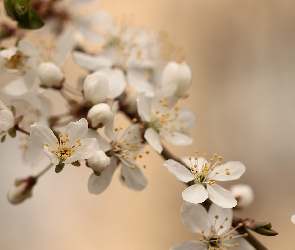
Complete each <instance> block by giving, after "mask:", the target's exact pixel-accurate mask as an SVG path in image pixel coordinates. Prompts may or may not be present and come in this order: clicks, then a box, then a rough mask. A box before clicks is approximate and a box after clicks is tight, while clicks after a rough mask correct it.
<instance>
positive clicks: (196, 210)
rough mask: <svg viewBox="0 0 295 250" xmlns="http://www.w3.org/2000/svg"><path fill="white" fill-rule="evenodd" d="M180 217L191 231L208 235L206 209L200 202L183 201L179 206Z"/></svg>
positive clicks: (209, 225)
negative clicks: (180, 206)
mask: <svg viewBox="0 0 295 250" xmlns="http://www.w3.org/2000/svg"><path fill="white" fill-rule="evenodd" d="M181 218H182V221H183V222H184V224H185V225H186V226H187V227H188V228H189V229H190V230H191V231H192V232H193V233H201V232H202V230H204V234H205V235H206V236H209V235H210V229H211V223H210V220H209V215H208V213H207V211H206V209H205V208H204V207H203V206H202V205H200V204H193V203H189V202H185V203H184V204H183V205H182V208H181Z"/></svg>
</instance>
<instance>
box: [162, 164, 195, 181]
mask: <svg viewBox="0 0 295 250" xmlns="http://www.w3.org/2000/svg"><path fill="white" fill-rule="evenodd" d="M164 166H165V167H166V168H167V169H168V171H169V172H170V173H172V174H174V175H175V176H176V178H177V179H178V180H180V181H183V182H189V181H192V180H193V179H194V176H193V174H192V173H191V171H189V170H188V169H187V168H186V167H185V166H183V165H182V164H180V163H179V162H177V161H174V160H167V161H165V162H164Z"/></svg>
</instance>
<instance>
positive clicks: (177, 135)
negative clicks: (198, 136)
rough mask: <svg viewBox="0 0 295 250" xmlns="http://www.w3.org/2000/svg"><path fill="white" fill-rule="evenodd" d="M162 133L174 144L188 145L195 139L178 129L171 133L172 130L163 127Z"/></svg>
mask: <svg viewBox="0 0 295 250" xmlns="http://www.w3.org/2000/svg"><path fill="white" fill-rule="evenodd" d="M160 134H161V136H163V138H164V139H165V140H166V141H169V142H170V143H172V144H174V145H178V146H187V145H191V144H192V143H193V139H192V138H191V137H189V136H188V135H186V134H184V133H181V132H178V131H173V133H172V134H171V132H170V131H166V130H165V129H161V131H160Z"/></svg>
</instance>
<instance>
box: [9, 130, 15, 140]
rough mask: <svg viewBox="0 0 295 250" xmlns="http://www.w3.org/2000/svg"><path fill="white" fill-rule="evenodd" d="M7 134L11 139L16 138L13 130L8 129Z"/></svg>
mask: <svg viewBox="0 0 295 250" xmlns="http://www.w3.org/2000/svg"><path fill="white" fill-rule="evenodd" d="M8 134H9V135H10V137H11V138H14V137H15V136H16V131H15V128H11V129H9V130H8Z"/></svg>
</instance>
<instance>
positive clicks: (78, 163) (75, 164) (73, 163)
mask: <svg viewBox="0 0 295 250" xmlns="http://www.w3.org/2000/svg"><path fill="white" fill-rule="evenodd" d="M71 164H72V165H73V166H75V167H80V166H81V163H80V162H79V161H74V162H72V163H71Z"/></svg>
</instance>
